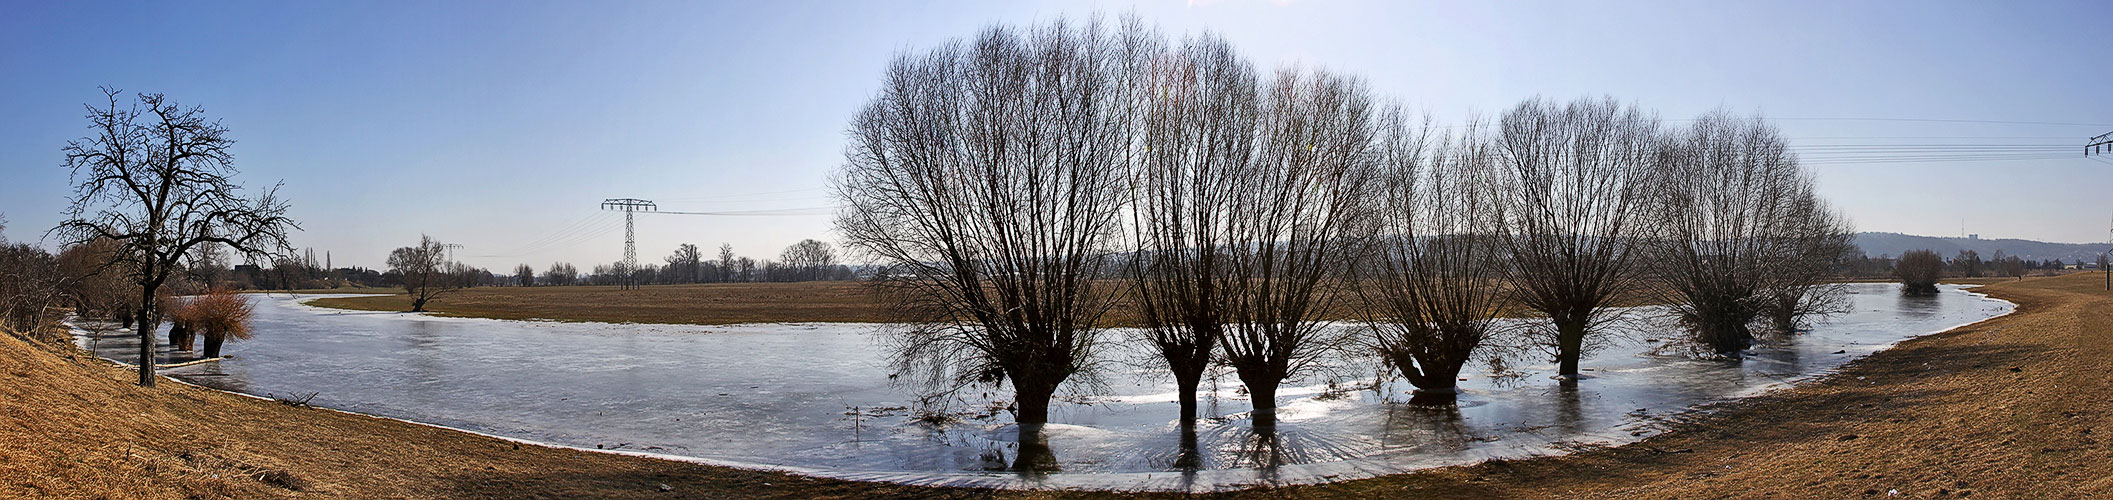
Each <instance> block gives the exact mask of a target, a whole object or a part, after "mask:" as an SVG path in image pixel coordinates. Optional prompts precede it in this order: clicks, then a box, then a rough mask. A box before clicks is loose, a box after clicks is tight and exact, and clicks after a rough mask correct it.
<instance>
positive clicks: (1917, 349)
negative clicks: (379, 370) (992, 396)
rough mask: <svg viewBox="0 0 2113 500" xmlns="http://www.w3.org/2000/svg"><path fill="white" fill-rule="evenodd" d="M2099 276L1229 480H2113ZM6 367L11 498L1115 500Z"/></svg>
mask: <svg viewBox="0 0 2113 500" xmlns="http://www.w3.org/2000/svg"><path fill="white" fill-rule="evenodd" d="M2100 280H2101V277H2098V276H2092V275H2068V276H2061V277H2053V278H2038V279H2028V280H2025V281H2012V282H2005V283H1998V284H1993V285H1990V286H1988V287H1985V288H1984V289H1982V290H1983V291H1985V292H1987V293H1990V294H1991V295H1994V296H1997V297H2000V298H2004V299H2008V300H2011V301H2015V302H2017V303H2018V304H2019V310H2018V313H2017V314H2012V315H2010V316H2006V317H2003V318H1998V319H1994V320H1990V321H1986V322H1982V323H1979V324H1975V325H1971V326H1967V327H1962V328H1959V329H1956V330H1953V331H1950V332H1947V333H1943V334H1938V335H1931V336H1928V337H1924V338H1921V339H1916V340H1911V341H1908V342H1905V343H1902V344H1901V345H1900V346H1898V347H1895V348H1893V349H1890V350H1887V351H1884V352H1881V353H1878V354H1875V355H1873V356H1870V357H1868V358H1865V359H1863V360H1860V361H1857V362H1854V363H1851V364H1850V365H1848V366H1846V367H1844V368H1843V369H1842V370H1841V371H1840V372H1839V373H1837V374H1836V375H1833V376H1830V377H1827V378H1825V379H1822V380H1818V381H1814V382H1811V383H1807V384H1805V385H1801V386H1799V387H1796V388H1794V389H1790V390H1785V391H1780V392H1776V393H1772V394H1768V395H1764V396H1760V397H1755V398H1750V399H1746V400H1743V401H1739V402H1734V403H1728V404H1723V405H1719V406H1718V407H1716V408H1713V410H1714V411H1713V412H1711V413H1709V414H1707V415H1700V416H1697V417H1696V418H1695V419H1694V420H1693V421H1691V422H1689V423H1686V424H1682V425H1681V426H1680V427H1679V428H1676V429H1675V430H1673V431H1672V432H1669V433H1667V434H1664V435H1660V436H1657V437H1654V438H1651V439H1649V440H1645V441H1643V442H1640V443H1636V444H1631V445H1627V446H1621V447H1616V448H1604V449H1595V450H1587V451H1583V452H1580V453H1578V454H1574V455H1570V456H1564V457H1550V458H1540V459H1532V460H1516V461H1502V462H1486V463H1483V464H1479V465H1474V466H1463V467H1449V468H1442V469H1435V470H1430V471H1424V472H1419V473H1412V474H1403V475H1396V476H1387V477H1381V478H1374V479H1366V480H1358V481H1347V482H1343V483H1336V484H1329V485H1320V486H1308V487H1292V488H1282V489H1265V490H1250V491H1244V492H1238V493H1234V494H1228V495H1213V496H1222V497H1240V498H1389V497H1413V498H1457V499H1483V498H1959V497H1964V498H2105V497H2109V496H2113V446H2108V445H2107V443H2104V442H2103V441H2102V440H2104V439H2106V438H2105V435H2106V434H2107V433H2108V432H2113V398H2107V397H2106V394H2113V377H2109V376H2108V375H2107V369H2106V367H2107V366H2108V365H2113V294H2109V293H2107V292H2105V291H2103V290H2102V289H2101V288H2100V286H2101V281H2100ZM0 378H5V379H6V382H0V401H5V402H6V404H5V405H4V406H0V414H5V415H6V418H5V420H4V421H0V497H42V496H61V497H80V498H219V497H238V498H268V497H315V498H340V497H344V498H584V497H594V498H741V497H748V498H853V497H856V498H869V497H871V498H890V497H894V498H980V497H1018V498H1057V497H1065V498H1070V497H1108V496H1114V495H1111V494H1107V493H1090V492H1087V493H1080V492H991V491H978V490H956V489H933V488H917V487H906V486H895V485H883V484H863V483H848V482H843V481H833V480H824V479H808V478H800V477H795V476H789V475H784V474H776V473H768V472H756V471H747V470H740V469H730V468H723V467H710V466H701V465H691V464H684V463H676V462H667V461H659V460H652V459H644V458H632V457H623V456H615V455H605V454H598V453H592V452H583V451H572V450H562V449H551V448H542V447H537V446H527V445H523V446H519V447H516V446H514V445H513V444H511V443H508V442H505V441H502V440H497V439H492V438H486V437H481V436H476V435H472V434H467V433H461V432H454V431H447V430H442V429H436V428H431V427H424V426H418V425H413V424H406V423H401V422H395V421H389V420H382V419H375V418H368V417H360V416H355V415H349V414H343V413H337V412H332V411H328V410H320V409H311V408H297V407H292V406H286V405H281V404H277V403H272V402H266V401H258V400H254V399H250V398H244V397H238V396H233V395H228V394H224V393H219V392H214V391H208V390H203V389H197V388H192V387H188V386H183V385H180V384H176V383H172V382H165V383H164V384H162V387H160V388H157V389H140V388H137V387H133V386H132V384H130V383H128V382H127V380H128V379H130V378H131V375H129V372H126V371H124V370H122V369H120V368H117V367H114V366H110V365H108V364H106V363H102V362H99V361H93V360H88V359H82V358H80V357H78V356H77V355H73V354H70V351H68V350H67V348H39V347H32V346H31V345H29V344H27V343H25V342H23V341H20V340H16V339H14V338H12V337H4V336H0ZM1588 383H1589V382H1588ZM661 485H667V488H665V489H666V490H667V491H662V490H663V488H661ZM288 486H293V487H295V488H297V489H298V491H296V490H295V489H289V488H288ZM1896 491H1897V493H1898V496H1892V493H1894V492H1896ZM1145 496H1169V497H1170V496H1173V495H1145Z"/></svg>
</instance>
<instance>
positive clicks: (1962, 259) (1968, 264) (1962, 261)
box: [1952, 250, 1981, 278]
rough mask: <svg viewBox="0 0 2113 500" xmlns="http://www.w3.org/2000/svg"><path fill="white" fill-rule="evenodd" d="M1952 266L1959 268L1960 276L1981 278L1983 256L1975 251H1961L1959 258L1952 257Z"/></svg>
mask: <svg viewBox="0 0 2113 500" xmlns="http://www.w3.org/2000/svg"><path fill="white" fill-rule="evenodd" d="M1952 266H1954V267H1958V268H1959V274H1960V275H1963V276H1966V277H1968V278H1979V277H1981V254H1979V253H1977V252H1974V251H1973V250H1960V251H1959V255H1958V256H1957V257H1952Z"/></svg>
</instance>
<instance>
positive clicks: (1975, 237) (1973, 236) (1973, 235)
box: [1966, 233, 1981, 241]
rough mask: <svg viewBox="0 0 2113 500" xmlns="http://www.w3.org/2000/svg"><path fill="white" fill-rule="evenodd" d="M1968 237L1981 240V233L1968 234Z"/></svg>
mask: <svg viewBox="0 0 2113 500" xmlns="http://www.w3.org/2000/svg"><path fill="white" fill-rule="evenodd" d="M1966 239H1967V240H1971V241H1979V240H1980V239H1981V233H1974V234H1969V235H1966Z"/></svg>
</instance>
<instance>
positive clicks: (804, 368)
mask: <svg viewBox="0 0 2113 500" xmlns="http://www.w3.org/2000/svg"><path fill="white" fill-rule="evenodd" d="M1853 291H1854V292H1855V294H1853V295H1851V296H1850V297H1851V299H1852V300H1851V302H1852V305H1853V307H1854V310H1853V311H1852V312H1849V313H1847V314H1842V315H1838V316H1835V317H1833V318H1830V319H1827V320H1825V321H1822V322H1820V323H1818V324H1817V325H1815V326H1814V328H1812V330H1811V331H1810V332H1807V333H1804V334H1801V335H1797V336H1794V337H1788V338H1774V337H1772V338H1768V339H1764V340H1763V341H1762V343H1761V345H1759V346H1757V347H1756V348H1755V349H1754V350H1753V351H1751V352H1750V354H1749V355H1748V356H1746V358H1745V359H1744V360H1743V361H1703V360H1695V359H1690V358H1686V357H1682V356H1678V355H1674V354H1669V353H1666V352H1664V351H1668V349H1663V348H1661V346H1662V345H1663V344H1665V342H1664V341H1665V340H1669V339H1672V338H1675V337H1676V336H1677V334H1676V332H1673V331H1671V330H1669V329H1665V328H1663V327H1653V326H1648V325H1644V324H1637V325H1631V326H1624V327H1620V328H1621V329H1623V330H1625V331H1624V332H1623V334H1622V335H1620V337H1621V338H1620V339H1619V340H1617V341H1616V342H1615V343H1614V345H1613V346H1611V347H1609V348H1606V349H1604V350H1601V351H1599V352H1597V353H1596V354H1594V355H1593V356H1591V357H1589V358H1588V359H1586V360H1585V361H1584V363H1583V365H1582V366H1584V367H1585V368H1586V369H1587V370H1589V371H1587V372H1586V375H1587V376H1588V377H1589V378H1588V379H1587V380H1585V381H1583V382H1581V383H1579V384H1577V385H1576V386H1575V387H1573V388H1565V387H1563V386H1562V385H1561V384H1559V383H1558V382H1556V381H1554V380H1550V379H1549V377H1548V375H1550V374H1551V372H1552V371H1553V369H1554V367H1553V366H1552V365H1534V366H1514V367H1512V368H1511V371H1510V372H1509V373H1506V374H1492V373H1488V372H1487V367H1486V366H1484V365H1482V364H1480V363H1477V364H1475V365H1471V366H1470V367H1469V369H1468V370H1466V372H1465V373H1463V375H1462V376H1463V377H1464V378H1466V379H1467V380H1466V381H1464V382H1461V389H1462V393H1461V395H1460V404H1459V407H1458V408H1457V409H1445V410H1438V409H1430V408H1423V407H1415V406H1410V405H1407V404H1405V401H1406V400H1407V397H1408V396H1407V390H1408V389H1409V387H1408V386H1407V385H1406V384H1403V383H1398V382H1397V383H1380V384H1377V385H1375V384H1373V382H1372V381H1373V380H1374V376H1373V375H1372V374H1373V372H1374V371H1373V369H1372V368H1370V367H1369V366H1370V363H1369V362H1365V361H1358V360H1341V362H1338V363H1336V365H1337V366H1338V369H1336V370H1334V371H1333V373H1329V374H1321V375H1315V376H1312V377H1309V378H1308V379H1307V380H1301V381H1298V382H1297V383H1294V384H1289V385H1288V386H1287V387H1286V388H1284V389H1283V390H1281V391H1280V392H1279V396H1278V397H1279V398H1280V406H1281V408H1280V409H1279V410H1278V417H1277V419H1276V420H1277V421H1276V423H1275V424H1274V425H1273V426H1270V425H1260V426H1257V425H1254V424H1255V423H1256V422H1253V421H1252V420H1251V419H1250V418H1249V417H1250V415H1249V414H1248V409H1249V406H1248V401H1247V400H1246V398H1245V396H1244V395H1243V394H1242V393H1241V392H1240V391H1239V390H1238V387H1239V383H1238V381H1237V379H1236V378H1233V377H1231V376H1229V375H1221V376H1220V377H1218V378H1217V380H1216V381H1215V382H1213V381H1211V380H1206V381H1205V384H1204V386H1205V387H1204V389H1205V390H1206V391H1212V390H1213V385H1214V384H1215V391H1214V392H1210V393H1209V394H1205V395H1204V396H1202V402H1203V403H1202V404H1203V408H1202V411H1203V413H1204V414H1205V415H1206V416H1207V418H1206V419H1204V420H1203V421H1202V422H1201V423H1200V424H1199V425H1198V426H1197V428H1196V431H1195V432H1194V433H1193V434H1189V435H1184V433H1183V432H1182V431H1181V430H1180V428H1179V426H1177V425H1175V423H1174V418H1175V416H1176V415H1177V413H1178V412H1177V407H1176V406H1175V403H1174V400H1175V396H1174V385H1173V382H1172V380H1171V377H1167V376H1164V375H1161V374H1160V373H1161V371H1162V370H1161V369H1160V368H1159V367H1157V366H1153V365H1144V364H1138V363H1136V362H1134V361H1133V360H1129V359H1111V360H1108V361H1109V362H1108V363H1105V364H1104V365H1105V366H1107V367H1108V368H1107V369H1105V370H1104V372H1105V374H1104V376H1103V377H1102V378H1103V379H1104V380H1105V381H1106V382H1107V383H1106V388H1105V390H1103V391H1100V392H1101V393H1100V394H1096V395H1092V396H1083V397H1082V396H1070V397H1065V398H1064V399H1065V401H1064V402H1061V403H1059V404H1056V405H1054V407H1053V408H1052V410H1051V412H1052V414H1051V420H1052V423H1051V424H1049V425H1048V426H1046V427H1045V428H1043V429H1042V430H1041V432H1040V434H1039V435H1040V436H1042V439H1043V441H1044V442H1045V443H1046V447H1044V446H1032V445H1031V446H1027V447H1025V449H1026V450H1028V451H1027V453H1025V454H1026V455H1027V456H1026V457H1024V458H1023V457H1022V456H1021V455H1022V452H1021V450H1022V449H1023V447H1022V446H1020V444H1019V439H1018V436H1019V434H1020V433H1019V429H1018V428H1017V427H1016V426H1013V425H1011V423H1010V422H1011V416H1010V415H1009V414H1006V413H1004V412H1003V411H997V412H995V413H994V414H990V413H991V412H990V411H989V410H987V409H985V408H986V407H987V406H988V405H987V404H986V403H988V402H989V399H986V398H983V397H981V396H983V395H982V394H980V392H981V390H979V391H978V392H979V394H971V395H970V396H971V400H970V401H966V402H963V403H960V404H956V405H954V407H953V408H954V410H956V413H957V414H958V415H962V419H961V420H959V421H956V422H953V423H949V424H945V425H939V426H934V425H932V424H927V423H923V422H921V421H918V420H916V419H915V417H914V415H913V414H912V412H911V410H910V409H909V408H907V407H910V406H912V402H913V399H914V398H913V396H912V395H911V394H910V393H909V392H907V391H905V390H902V389H898V388H894V387H891V386H890V385H889V380H888V372H887V371H886V370H885V369H884V368H883V367H882V366H881V365H880V359H879V357H878V355H877V352H878V349H877V348H875V346H874V342H873V335H875V333H874V326H872V325H857V324H761V325H737V326H684V325H646V324H603V323H558V322H533V321H501V320H484V319H461V318H435V317H428V316H424V315H414V314H404V313H374V312H356V311H340V310H333V309H322V308H316V307H310V306H305V305H301V304H300V302H303V301H306V300H309V299H313V298H316V296H300V297H290V296H286V295H260V296H256V302H257V309H256V312H257V314H256V325H255V326H256V338H255V339H253V340H247V341H239V342H230V343H229V344H228V345H227V347H226V348H225V354H228V355H231V356H233V358H232V359H228V360H224V361H221V362H218V363H206V364H200V365H194V366H187V367H181V368H174V369H168V370H166V373H167V374H169V375H172V376H175V377H178V378H181V379H183V380H185V381H189V382H193V383H197V384H200V385H205V386H209V387H215V388H220V389H225V390H229V391H237V392H243V393H248V394H255V395H267V394H270V395H278V396H289V395H301V396H306V395H307V394H309V393H314V394H315V398H314V400H313V401H312V402H313V403H314V404H316V405H320V406H327V407H331V408H338V409H343V410H350V411H355V412H361V413H368V414H374V415H381V416H388V417H395V418H401V419H406V420H413V421H418V422H426V423H432V424H438V425H444V426H449V427H456V428H462V429H468V430H473V431H478V432H483V433H489V434H496V435H501V436H508V437H515V438H522V439H529V440H535V441H542V442H548V443H554V444H562V445H570V446H576V447H583V448H605V449H620V450H630V451H641V452H649V453H658V454H666V455H675V456H683V457H696V458H704V459H709V460H714V461H723V462H737V463H741V464H748V465H754V466H764V467H772V468H783V469H790V470H796V471H801V472H806V473H811V474H818V475H825V476H832V477H841V478H851V479H864V480H884V481H894V482H905V483H919V484H949V485H973V486H996V487H1050V488H1069V487H1080V488H1105V489H1118V490H1147V489H1148V490H1195V491H1205V490H1217V489H1228V488H1236V487H1241V486H1245V485H1252V484H1289V483H1312V482H1324V481H1334V480H1345V479H1355V478H1361V477H1370V476H1375V475H1382V474H1389V473H1396V472H1402V471H1406V470H1413V469H1418V468H1426V467H1434V466H1445V465H1455V464H1466V463H1474V462H1479V461H1482V460H1486V459H1490V458H1520V457H1528V456H1535V455H1547V454H1556V453H1561V452H1563V451H1564V450H1570V449H1577V448H1579V447H1589V446H1599V445H1619V444H1623V443H1628V442H1634V441H1637V440H1640V439H1642V438H1644V437H1647V436H1649V435H1651V434H1655V433H1657V432H1659V430H1660V428H1661V424H1662V423H1663V422H1664V421H1665V420H1666V419H1668V418H1670V417H1674V416H1675V415H1676V414H1678V413H1680V412H1682V411H1684V410H1687V409H1689V408H1692V407H1694V406H1696V405H1699V404H1704V403H1710V402H1716V401H1722V400H1725V399H1729V398H1735V397H1742V396H1748V395H1753V394H1757V393H1760V392H1764V391H1766V390H1769V389H1773V388H1777V387H1782V386H1785V385H1787V384H1789V383H1791V382H1794V381H1797V380H1799V379H1801V378H1804V377H1810V376H1813V375H1816V374H1821V373H1824V372H1826V371H1828V370H1831V369H1833V368H1836V367H1838V366H1840V365H1841V364H1843V363H1845V362H1847V361H1849V360H1851V359H1854V358H1856V357H1858V356H1861V355H1865V354H1869V353H1871V352H1874V351H1877V350H1879V349H1883V348H1885V347H1887V346H1890V345H1892V344H1893V343H1895V342H1898V341H1901V340H1904V339H1907V338H1909V337H1914V336H1917V335H1922V334H1928V333H1933V332H1938V331H1942V330H1945V329H1947V328H1950V327H1953V326H1957V325H1961V324H1966V323H1971V322H1974V321H1979V320H1982V319H1986V318H1990V317H1994V316H1998V315H2001V314H2004V313H2007V312H2009V311H2010V310H2011V309H2012V307H2013V306H2012V305H2011V304H2010V303H2008V302H2003V301H1998V300H1992V299H1987V298H1983V297H1981V296H1979V295H1976V294H1972V293H1969V292H1966V291H1963V290H1961V289H1959V288H1957V287H1949V286H1947V287H1945V292H1944V293H1942V294H1939V295H1938V296H1935V297H1904V296H1902V295H1900V294H1899V293H1898V286H1897V285H1889V284H1858V285H1853ZM1639 316H1641V315H1639ZM164 338H165V337H164ZM82 342H83V343H84V344H89V345H92V348H94V349H96V350H97V351H98V352H99V353H101V354H102V355H103V356H105V357H109V358H112V359H117V360H127V361H129V360H130V358H131V357H132V356H134V355H135V354H133V353H135V352H136V351H135V350H134V349H136V345H137V344H135V343H132V340H131V339H130V338H127V337H126V336H124V335H123V334H109V335H104V336H100V337H97V336H86V337H85V338H84V339H83V340H82ZM1331 381H1332V382H1333V385H1332V386H1331V384H1330V382H1331ZM989 392H990V396H991V399H997V400H1001V401H1000V404H1002V400H1003V399H1004V398H1006V397H1008V396H1009V391H1008V390H1004V389H996V388H993V389H990V390H989ZM978 414H988V415H978ZM1035 435H1036V434H1035V433H1033V432H1030V433H1029V437H1030V440H1029V441H1030V443H1035V442H1036V440H1035V439H1034V436H1035ZM1030 464H1034V466H1032V467H1029V466H1028V465H1030Z"/></svg>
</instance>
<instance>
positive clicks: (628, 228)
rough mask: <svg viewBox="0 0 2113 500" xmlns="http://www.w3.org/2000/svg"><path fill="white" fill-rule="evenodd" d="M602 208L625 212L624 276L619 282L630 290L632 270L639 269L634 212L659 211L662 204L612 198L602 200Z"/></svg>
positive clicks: (622, 271) (635, 199)
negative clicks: (633, 221)
mask: <svg viewBox="0 0 2113 500" xmlns="http://www.w3.org/2000/svg"><path fill="white" fill-rule="evenodd" d="M602 209H603V210H617V211H622V212H623V213H624V261H623V269H621V270H619V271H620V272H621V274H623V276H621V277H619V279H618V281H617V283H619V284H620V285H621V286H622V287H623V288H624V289H626V290H629V289H631V288H633V286H632V284H631V272H632V271H633V270H636V269H638V233H637V231H636V230H635V229H634V227H633V226H632V221H631V217H632V214H633V213H636V212H639V211H646V212H652V211H658V210H660V206H658V205H654V204H653V202H650V201H646V200H641V199H637V198H610V199H606V200H602Z"/></svg>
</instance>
